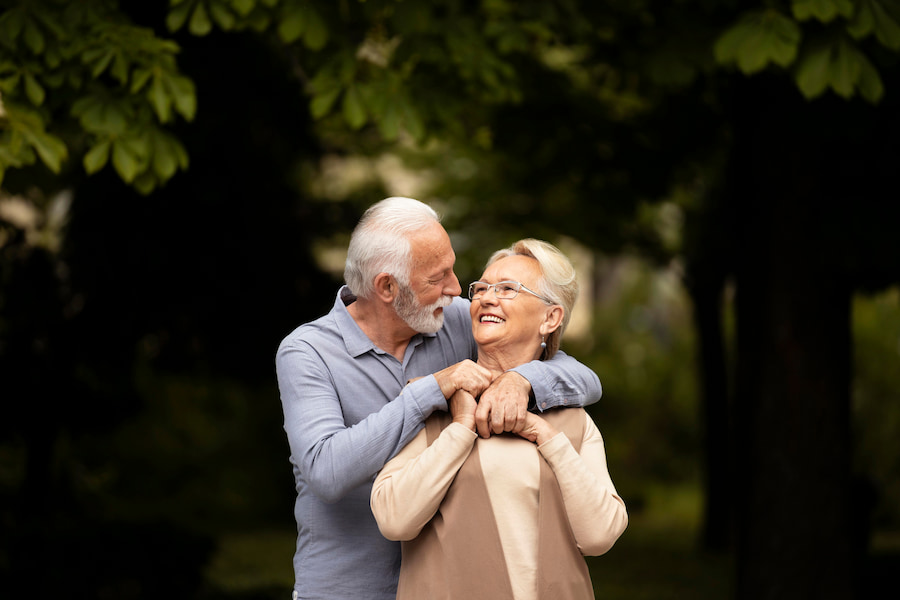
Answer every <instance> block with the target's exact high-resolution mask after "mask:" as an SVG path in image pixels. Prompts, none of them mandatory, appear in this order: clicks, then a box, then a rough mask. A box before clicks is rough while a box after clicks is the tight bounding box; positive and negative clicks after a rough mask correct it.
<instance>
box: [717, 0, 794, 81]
mask: <svg viewBox="0 0 900 600" xmlns="http://www.w3.org/2000/svg"><path fill="white" fill-rule="evenodd" d="M800 37H801V33H800V28H799V26H798V25H797V24H796V23H795V22H794V21H793V20H791V19H789V18H788V17H785V16H784V15H782V14H781V13H779V12H777V11H774V10H766V11H763V12H761V13H752V14H749V15H746V16H745V17H743V18H742V19H741V20H740V21H738V22H737V23H736V24H735V25H733V26H732V27H730V28H729V29H727V30H726V31H725V32H724V33H723V34H722V35H721V36H719V39H718V40H717V41H716V43H715V46H714V48H713V51H714V54H715V58H716V61H718V62H719V63H721V64H728V63H732V62H734V63H737V66H738V68H739V69H740V70H741V71H742V72H743V73H745V74H747V75H750V74H752V73H756V72H758V71H761V70H762V69H763V68H765V67H766V66H767V65H768V64H769V63H770V62H774V63H775V64H777V65H779V66H782V67H786V66H788V65H790V64H791V63H793V62H794V60H795V58H796V55H797V48H798V46H799V44H800Z"/></svg>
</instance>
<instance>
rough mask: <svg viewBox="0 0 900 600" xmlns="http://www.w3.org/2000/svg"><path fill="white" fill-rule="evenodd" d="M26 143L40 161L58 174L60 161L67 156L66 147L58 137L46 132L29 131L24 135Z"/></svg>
mask: <svg viewBox="0 0 900 600" xmlns="http://www.w3.org/2000/svg"><path fill="white" fill-rule="evenodd" d="M25 135H26V139H27V140H28V143H29V144H31V146H32V147H33V148H34V150H35V152H37V154H38V156H40V157H41V161H43V163H44V164H45V165H47V167H48V168H49V169H50V170H51V171H53V172H54V173H59V170H60V167H61V165H62V161H64V160H65V159H66V158H67V157H68V154H69V151H68V149H67V148H66V145H65V144H64V143H63V141H62V140H61V139H59V138H58V137H56V136H54V135H52V134H49V133H47V132H46V131H39V130H30V131H28V132H27V133H26V134H25Z"/></svg>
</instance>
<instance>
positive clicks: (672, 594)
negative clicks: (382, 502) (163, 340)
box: [206, 488, 733, 600]
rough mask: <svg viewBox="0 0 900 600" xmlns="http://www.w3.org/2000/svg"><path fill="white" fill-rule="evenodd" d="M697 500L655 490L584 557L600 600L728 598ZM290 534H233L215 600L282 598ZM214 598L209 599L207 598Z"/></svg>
mask: <svg viewBox="0 0 900 600" xmlns="http://www.w3.org/2000/svg"><path fill="white" fill-rule="evenodd" d="M699 501H700V499H699V496H698V494H697V492H696V491H694V490H692V489H688V488H684V489H678V488H676V489H673V488H658V489H654V490H650V491H649V492H648V493H647V497H646V500H645V501H644V503H643V506H642V508H641V509H640V510H632V512H631V515H630V522H629V526H628V529H627V530H626V531H625V533H624V535H623V536H622V537H621V538H620V539H619V541H618V542H617V543H616V545H615V546H614V547H613V549H612V550H610V551H609V552H608V553H607V554H605V555H604V556H598V557H589V558H588V559H587V561H588V566H589V567H590V570H591V578H592V580H593V582H594V590H595V594H596V597H597V598H598V599H604V600H619V599H623V600H624V599H628V600H644V599H646V600H667V599H669V598H673V599H674V598H678V599H682V600H683V599H698V600H699V599H716V600H723V599H727V598H729V597H731V595H732V585H733V579H732V563H731V559H730V557H727V556H718V555H705V554H703V553H702V552H700V551H699V550H698V547H697V543H696V540H697V533H696V531H697V524H698V522H699V508H698V507H699ZM294 543H295V533H294V531H293V530H292V529H288V530H285V531H277V532H276V531H270V530H266V531H258V532H247V533H232V534H227V535H224V536H223V537H222V538H221V539H220V540H219V550H218V552H217V554H216V555H215V556H214V558H213V560H212V561H211V563H210V565H209V566H208V568H207V572H206V576H207V580H208V581H209V584H210V586H211V587H212V588H214V589H215V590H216V594H215V596H214V597H217V598H223V597H227V598H232V599H234V598H241V599H250V598H252V599H254V600H256V599H258V600H263V599H266V600H267V599H269V598H272V599H273V600H274V599H277V598H282V599H283V598H285V597H288V591H289V590H290V589H291V586H292V585H293V571H292V568H291V557H292V555H293V552H294ZM211 597H213V596H211Z"/></svg>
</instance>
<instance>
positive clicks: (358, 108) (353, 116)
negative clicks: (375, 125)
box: [342, 85, 366, 129]
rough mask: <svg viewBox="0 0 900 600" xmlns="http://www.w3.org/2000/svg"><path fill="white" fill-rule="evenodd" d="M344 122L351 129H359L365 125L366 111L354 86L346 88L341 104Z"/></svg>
mask: <svg viewBox="0 0 900 600" xmlns="http://www.w3.org/2000/svg"><path fill="white" fill-rule="evenodd" d="M342 108H343V114H344V120H345V121H346V122H347V124H348V125H349V126H350V128H351V129H359V128H360V127H362V126H363V125H365V123H366V109H365V106H363V102H362V97H361V96H360V93H359V90H358V89H357V88H356V86H355V85H351V86H350V87H349V88H347V92H346V93H345V94H344V104H343V107H342Z"/></svg>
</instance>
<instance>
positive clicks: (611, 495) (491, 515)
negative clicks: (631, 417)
mask: <svg viewBox="0 0 900 600" xmlns="http://www.w3.org/2000/svg"><path fill="white" fill-rule="evenodd" d="M544 416H545V417H547V418H548V419H549V420H550V421H551V423H552V424H553V425H554V426H555V427H556V428H557V429H559V430H560V431H561V432H563V433H561V434H560V435H559V436H556V437H554V438H553V439H552V440H550V441H548V442H547V443H545V444H543V445H542V446H541V447H540V448H538V447H536V446H535V445H534V444H532V443H531V442H528V441H527V440H523V439H521V438H519V437H518V436H513V435H503V436H493V437H492V438H490V439H488V440H481V439H478V440H477V441H476V436H475V434H474V433H473V432H471V431H470V430H468V429H467V428H465V427H462V426H460V425H450V424H449V423H450V418H449V415H447V414H446V413H441V414H439V415H436V416H434V417H432V418H431V419H429V421H428V423H427V425H426V429H425V430H424V431H423V432H422V433H420V434H419V436H418V437H417V438H416V439H414V440H413V442H411V443H410V444H409V446H407V448H406V449H404V450H403V451H402V452H401V453H400V454H398V455H397V457H395V458H394V459H393V460H392V461H390V462H389V463H388V464H387V465H386V466H385V469H384V470H383V471H382V472H381V473H380V474H379V476H378V478H377V479H376V482H375V485H374V487H373V491H372V509H373V512H374V514H375V517H376V520H377V521H378V523H379V527H381V529H382V533H384V534H385V536H386V537H388V538H390V539H401V540H406V541H404V544H403V559H402V563H401V574H400V586H399V589H398V596H397V597H398V598H400V599H405V598H425V597H427V598H448V599H449V598H482V597H490V598H510V599H515V600H532V599H543V598H546V599H551V598H552V599H554V600H556V599H561V600H564V599H567V598H571V599H573V600H575V599H579V600H581V599H587V598H593V592H592V589H591V582H590V576H589V574H588V572H587V568H586V565H585V563H584V560H583V558H582V557H581V554H582V553H583V554H589V555H596V554H602V553H603V552H605V551H606V550H608V549H609V548H610V547H611V546H612V544H613V543H614V542H615V540H616V539H617V538H618V537H619V535H621V533H622V531H624V529H625V526H626V524H627V514H626V512H625V506H624V503H623V502H622V500H621V498H619V497H618V495H617V493H616V491H615V487H614V486H613V485H612V481H611V480H610V479H609V474H608V471H607V469H606V459H605V452H604V450H603V442H602V436H600V432H599V431H598V430H597V428H596V426H595V425H594V424H593V421H592V420H591V419H590V417H589V416H588V415H587V413H585V412H584V411H583V410H581V409H565V410H555V411H550V412H548V413H545V415H544ZM579 450H581V451H582V454H583V456H582V455H579Z"/></svg>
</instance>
